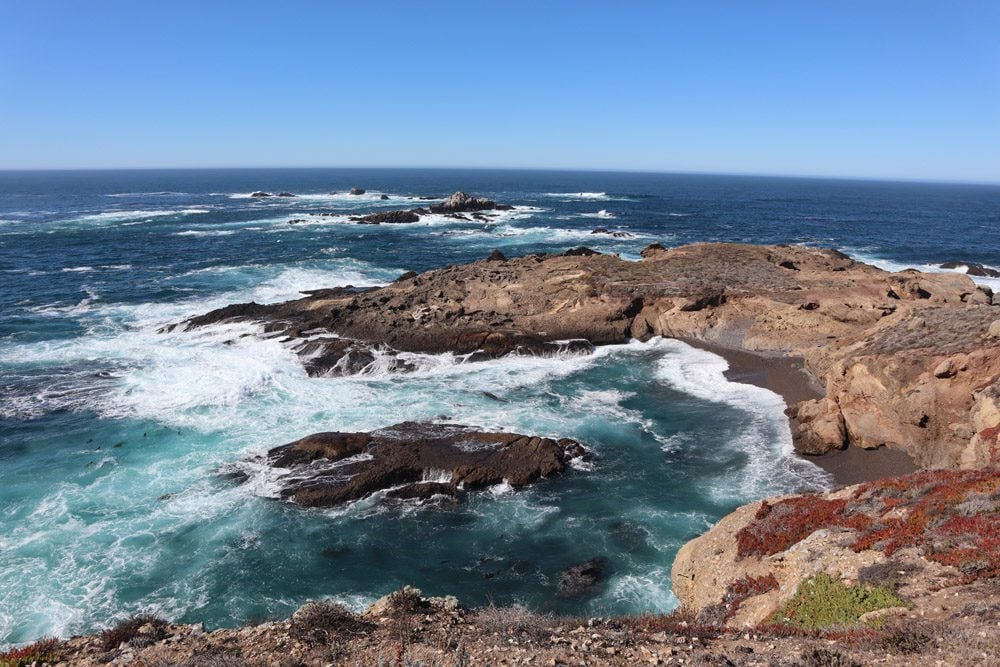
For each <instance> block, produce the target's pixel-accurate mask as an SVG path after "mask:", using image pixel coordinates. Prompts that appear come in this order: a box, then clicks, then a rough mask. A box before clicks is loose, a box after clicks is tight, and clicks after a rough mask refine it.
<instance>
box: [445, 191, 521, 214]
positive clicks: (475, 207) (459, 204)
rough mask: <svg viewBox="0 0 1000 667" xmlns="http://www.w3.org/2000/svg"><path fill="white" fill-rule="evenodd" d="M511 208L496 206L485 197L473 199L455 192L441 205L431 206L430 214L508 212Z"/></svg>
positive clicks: (504, 205)
mask: <svg viewBox="0 0 1000 667" xmlns="http://www.w3.org/2000/svg"><path fill="white" fill-rule="evenodd" d="M512 208H514V207H513V206H510V205H507V204H497V203H496V202H495V201H493V200H492V199H487V198H486V197H475V196H473V195H470V194H468V193H466V192H456V193H454V194H452V195H451V196H449V197H448V198H447V199H445V200H444V202H442V203H441V204H437V205H436V206H431V213H465V212H467V211H490V210H496V211H509V210H511V209H512Z"/></svg>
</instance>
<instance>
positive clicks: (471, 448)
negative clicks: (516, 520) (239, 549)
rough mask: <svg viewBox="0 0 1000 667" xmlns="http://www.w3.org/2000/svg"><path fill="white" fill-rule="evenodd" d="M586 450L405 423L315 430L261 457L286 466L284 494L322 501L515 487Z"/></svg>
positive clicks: (566, 443) (312, 503) (572, 444)
mask: <svg viewBox="0 0 1000 667" xmlns="http://www.w3.org/2000/svg"><path fill="white" fill-rule="evenodd" d="M360 454H364V455H366V456H365V457H358V455H360ZM586 456H588V453H587V450H586V449H585V448H584V447H583V446H582V445H581V444H580V443H578V442H576V441H574V440H569V439H561V440H553V439H551V438H538V437H532V436H526V435H519V434H516V433H490V432H484V431H477V430H475V429H472V428H470V427H466V426H459V425H453V424H432V423H417V422H404V423H402V424H397V425H395V426H390V427H388V428H384V429H381V430H378V431H372V432H370V433H316V434H314V435H310V436H307V437H305V438H302V439H301V440H297V441H295V442H292V443H289V444H287V445H282V446H280V447H276V448H274V449H272V450H270V451H269V452H268V453H267V456H266V459H265V460H266V462H267V463H268V464H269V465H272V466H274V467H275V468H287V469H290V471H289V472H288V473H286V474H284V475H282V476H280V477H279V478H278V480H277V482H278V484H279V485H281V487H282V488H281V496H282V497H285V498H289V499H291V500H293V501H294V502H296V503H298V504H300V505H303V506H306V507H328V506H331V505H338V504H341V503H345V502H350V501H353V500H358V499H360V498H364V497H366V496H369V495H371V494H373V493H376V492H379V491H383V490H390V492H391V495H392V497H395V498H426V497H430V496H431V495H436V494H443V495H447V496H450V497H453V498H458V497H459V490H474V489H481V488H484V487H487V486H492V485H494V484H500V483H502V482H506V483H508V484H510V486H512V487H514V488H520V487H522V486H525V485H527V484H530V483H532V482H534V481H536V480H538V479H539V478H542V477H546V476H549V475H553V474H556V473H560V472H562V471H563V470H565V468H566V466H567V465H568V464H569V461H570V460H571V459H574V458H577V457H586ZM352 457H358V458H357V459H353V460H352ZM394 487H401V488H395V489H394Z"/></svg>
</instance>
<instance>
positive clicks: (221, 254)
mask: <svg viewBox="0 0 1000 667" xmlns="http://www.w3.org/2000/svg"><path fill="white" fill-rule="evenodd" d="M658 178H659V180H657V179H656V178H654V177H652V176H649V175H622V174H617V175H600V174H545V173H535V174H530V173H528V174H525V173H510V172H496V173H494V172H482V173H475V172H473V173H465V172H462V173H459V172H454V173H449V172H406V171H404V172H342V171H329V172H319V171H301V172H296V171H288V172H245V171H237V172H134V173H104V174H89V175H80V174H77V175H73V174H0V271H2V274H0V275H2V277H3V290H2V293H0V305H2V307H3V313H2V317H0V391H2V407H0V599H2V601H3V603H2V605H0V642H22V641H27V640H31V639H33V638H36V637H38V636H41V635H43V634H58V635H67V634H72V633H79V632H84V631H89V630H94V629H97V628H100V627H103V626H105V625H108V624H110V623H111V622H113V620H114V619H116V618H120V617H123V616H127V615H129V614H132V613H136V612H140V611H154V612H158V613H161V614H163V615H164V616H167V617H168V618H171V619H174V620H178V621H188V622H194V621H203V622H205V623H206V624H207V625H209V626H212V627H214V626H221V625H235V624H239V623H241V622H244V621H246V620H250V619H259V618H264V617H269V616H284V615H287V614H288V613H290V612H291V611H292V610H294V609H295V608H296V607H297V606H298V605H300V604H301V603H302V602H304V601H305V600H307V599H311V598H318V597H332V598H336V599H338V600H341V601H343V602H345V603H347V604H351V605H353V606H361V605H364V604H365V603H368V602H371V601H373V600H374V599H376V598H377V597H379V596H380V595H382V594H384V593H386V592H389V591H391V590H393V589H395V588H397V587H399V586H401V585H403V584H412V585H416V586H418V587H420V588H422V589H423V590H424V591H425V592H428V593H434V594H455V595H457V596H458V597H459V598H460V599H461V600H462V601H463V602H465V603H468V604H479V603H484V602H487V601H489V600H494V601H496V602H498V603H509V602H523V603H525V604H528V605H529V606H532V607H534V608H538V609H542V610H550V611H558V612H566V613H587V614H605V615H606V614H614V613H626V612H637V611H666V610H669V609H671V608H672V607H673V606H674V605H675V604H676V601H675V599H674V598H673V596H672V594H671V592H670V581H669V570H670V564H671V561H672V558H673V555H674V553H675V552H676V550H677V548H678V547H679V546H680V545H681V544H683V543H684V542H685V541H687V540H688V539H690V538H691V537H693V536H695V535H697V534H698V533H700V532H702V531H703V530H704V529H705V528H707V527H708V526H709V525H711V523H712V522H714V521H715V520H717V519H718V518H719V517H720V516H722V515H723V514H725V513H726V512H728V511H730V510H731V509H732V508H734V507H735V506H737V505H739V504H741V503H743V502H746V501H748V500H750V499H753V498H757V497H760V496H763V495H767V494H772V493H778V492H783V491H790V490H797V489H801V488H817V487H822V486H824V485H825V484H827V483H828V482H829V480H828V479H827V478H825V476H824V475H823V474H822V473H820V472H819V471H818V469H816V468H815V467H813V466H812V465H810V464H808V463H804V462H800V461H798V460H796V459H794V458H793V457H791V456H790V448H791V442H790V435H789V432H788V427H787V424H786V422H785V419H784V417H783V415H782V409H783V404H782V402H781V400H780V398H779V397H777V396H776V395H774V394H772V393H770V392H768V391H766V390H763V389H759V388H756V387H751V386H748V385H742V384H735V383H729V382H727V381H726V380H725V379H724V377H723V375H722V373H723V371H724V369H725V362H724V361H722V360H721V359H720V358H718V357H716V356H714V355H711V354H709V353H706V352H703V351H699V350H694V349H692V348H690V347H688V346H686V345H683V344H681V343H678V342H676V341H666V340H654V341H651V342H649V343H630V344H627V345H621V346H611V347H606V348H602V349H600V350H599V351H598V352H597V353H596V354H593V355H590V356H564V357H559V358H548V359H536V358H507V359H502V360H497V361H490V362H485V363H479V364H460V363H457V361H456V360H455V359H453V358H452V357H451V356H450V355H414V356H413V360H414V362H415V363H416V364H417V366H418V368H419V370H418V371H417V372H415V373H412V374H405V375H400V374H380V373H377V372H376V373H373V374H371V375H366V376H360V377H353V378H308V377H306V375H305V373H304V371H303V369H302V367H301V364H300V363H299V362H298V360H297V358H296V357H295V355H294V354H293V353H292V352H291V351H290V350H289V349H287V348H286V347H284V346H282V345H281V344H280V343H278V342H276V341H273V340H263V339H261V338H258V337H254V336H248V337H238V336H239V334H241V333H253V332H254V331H255V329H254V327H252V326H250V325H232V326H217V327H212V328H208V329H204V330H199V331H196V332H189V333H170V334H162V333H158V330H159V329H160V328H161V327H162V326H163V325H165V324H169V323H172V322H176V321H178V320H180V319H183V318H184V317H187V316H190V315H193V314H198V313H201V312H204V311H205V310H208V309H210V308H212V307H216V306H219V305H223V304H225V303H230V302H235V301H247V300H251V299H253V300H257V301H260V302H271V301H278V300H282V299H287V298H292V297H295V296H297V294H298V291H299V290H302V289H311V288H316V287H329V286H334V285H344V284H353V285H377V284H382V283H384V282H387V281H390V280H392V279H393V278H394V277H395V276H397V275H398V274H399V273H400V272H402V271H404V270H410V269H414V270H423V269H427V268H431V267H434V266H440V265H442V264H446V263H450V262H455V261H466V260H470V259H475V258H479V257H482V256H484V255H485V254H486V253H487V252H488V251H489V250H490V249H491V248H493V247H499V248H501V249H502V250H504V252H506V253H508V254H516V253H521V252H528V251H537V250H550V251H557V250H564V249H566V248H568V247H573V246H577V245H582V244H587V245H590V246H592V247H595V248H597V249H600V250H602V251H611V252H619V253H622V254H623V256H625V257H635V256H637V254H638V251H639V250H640V249H641V248H642V247H644V246H645V245H647V244H648V243H650V242H653V241H659V242H662V243H668V244H669V243H680V242H685V241H689V240H698V239H713V240H714V239H724V240H759V241H779V240H784V241H789V242H824V243H830V244H832V245H837V246H838V247H841V248H842V249H848V250H853V251H854V252H856V253H862V252H866V253H869V254H870V255H872V256H876V257H879V258H880V260H881V261H884V262H887V263H896V264H899V265H907V264H917V265H920V264H925V263H932V262H935V261H943V260H945V259H955V258H959V259H967V260H970V261H979V262H983V263H994V264H996V263H1000V258H998V257H996V253H997V244H995V243H993V241H995V240H996V239H995V236H994V234H995V231H994V230H995V229H996V227H995V226H993V223H994V222H995V220H996V211H998V210H1000V208H996V207H995V204H996V203H997V201H998V199H1000V197H998V192H997V189H995V188H994V189H990V188H980V189H975V188H964V186H963V187H958V186H954V187H953V189H948V188H947V187H945V186H926V188H927V189H925V190H921V189H920V188H919V187H917V186H912V185H909V186H892V185H886V184H883V185H882V186H879V187H876V186H874V185H872V184H862V185H855V186H852V185H850V184H844V183H839V182H830V183H826V184H825V185H823V184H822V182H820V184H819V185H817V184H816V183H815V182H808V183H812V185H810V186H809V187H808V188H807V187H804V186H803V182H799V181H777V182H775V181H774V180H773V179H770V180H769V179H760V180H754V179H743V180H740V179H733V180H729V181H726V180H724V179H723V180H717V179H712V178H709V177H704V178H703V179H702V180H699V179H698V178H696V177H667V176H661V177H658ZM671 178H673V180H671ZM355 184H357V185H363V186H368V187H370V188H371V189H372V190H373V191H374V193H373V194H370V195H366V196H365V197H364V198H361V199H360V200H358V199H356V198H350V197H348V196H346V195H332V196H331V195H327V194H324V193H325V192H328V191H329V190H333V189H341V190H343V189H345V188H347V187H350V186H352V185H355ZM456 187H463V188H466V189H468V190H472V191H476V192H478V193H481V194H487V195H490V196H493V197H495V198H497V199H499V200H501V201H506V202H510V203H513V204H517V205H518V206H519V208H518V209H516V210H515V211H513V212H510V213H506V214H504V215H503V216H502V217H500V218H498V219H496V220H494V221H492V222H490V223H488V224H482V223H473V222H461V221H453V220H446V219H432V220H431V221H430V222H429V223H420V224H418V225H414V226H385V225H383V226H378V227H363V226H356V225H351V224H346V221H345V220H344V219H343V218H342V217H336V216H335V217H332V218H331V217H319V216H313V215H310V214H311V213H318V212H334V213H346V212H347V211H353V210H358V209H366V210H367V209H375V208H379V207H407V206H414V205H417V204H415V203H414V202H415V201H416V200H414V199H412V197H416V196H420V195H438V194H445V193H447V192H449V191H451V190H453V189H455V188H456ZM260 188H264V189H269V190H273V191H278V190H286V189H287V190H290V191H292V192H296V193H298V194H299V195H300V197H297V198H295V199H294V200H284V201H274V200H265V201H257V200H253V199H249V198H248V197H246V194H248V193H249V192H250V191H252V190H255V189H260ZM914 188H916V189H914ZM935 188H937V189H935ZM941 188H943V189H941ZM383 192H384V193H386V194H387V195H388V196H389V197H390V199H389V200H388V201H382V200H381V199H380V198H379V195H381V194H382V193H383ZM616 192H620V193H621V194H615V193H616ZM741 202H742V204H741ZM859 202H861V203H859ZM887 202H888V203H887ZM917 208H922V210H923V211H924V214H923V215H924V216H926V219H927V223H926V225H925V226H926V227H927V228H926V229H925V230H924V231H923V232H921V233H916V232H914V231H913V230H914V229H917V230H918V231H919V229H920V228H919V225H918V226H917V227H911V229H910V233H909V236H910V237H912V239H911V240H909V241H906V242H905V243H903V242H901V241H900V240H899V239H896V238H893V237H891V235H889V233H888V231H887V230H888V228H887V227H882V228H881V232H880V228H879V227H878V226H877V225H874V226H873V225H871V224H861V223H860V222H855V223H851V222H849V221H848V220H849V219H850V218H852V216H853V217H854V218H856V219H857V220H860V221H862V222H863V221H865V220H869V219H870V218H871V217H872V216H874V217H876V218H878V219H885V220H893V219H894V218H893V216H899V217H903V216H908V215H910V214H911V212H912V211H914V210H916V209H917ZM758 209H759V211H758ZM755 211H757V212H755ZM813 213H815V214H816V215H812V214H813ZM945 213H946V214H947V215H948V216H950V218H949V220H947V221H944V222H942V221H941V220H940V216H942V215H945ZM820 215H821V216H826V217H827V218H833V219H839V220H841V222H840V223H838V224H828V223H821V222H819V221H815V220H807V219H808V218H812V217H817V216H820ZM838 216H839V218H838ZM866 216H867V217H866ZM991 216H993V217H991ZM692 218H693V219H692ZM290 219H306V220H307V222H305V223H300V224H295V225H289V224H288V220H290ZM754 220H756V222H754ZM794 220H801V222H800V223H795V222H793V221H794ZM852 224H856V225H857V226H858V227H859V228H861V229H863V230H864V231H863V232H861V231H858V232H855V233H853V236H852V232H851V231H850V229H849V227H850V225H852ZM938 224H940V225H950V226H951V227H955V226H956V225H961V224H964V225H966V227H967V228H968V234H966V236H965V238H966V240H967V241H968V246H967V247H962V248H957V247H951V246H949V245H948V244H941V243H939V244H937V245H938V246H939V247H937V249H936V250H932V249H931V248H933V247H934V244H933V243H932V242H931V241H930V240H927V239H925V238H924V237H928V238H929V237H931V236H933V235H934V234H935V233H937V231H938V230H937V228H936V227H934V225H938ZM598 225H600V226H604V227H614V228H617V229H619V230H620V231H625V232H627V233H628V234H630V236H629V237H628V238H624V239H622V238H608V237H605V236H595V235H592V234H591V233H590V231H591V230H592V229H593V227H595V226H598ZM754 225H756V226H754ZM824 225H825V226H824ZM727 228H728V229H730V232H727V231H726V229H727ZM821 228H822V229H821ZM980 228H981V229H980ZM976 230H979V231H976ZM816 232H822V233H816ZM897 232H898V230H897ZM823 234H825V236H823ZM880 234H881V235H880ZM977 234H979V236H976V235H977ZM821 236H822V238H820V237H821ZM806 237H808V238H806ZM880 244H881V245H880ZM941 246H943V247H941ZM946 255H947V256H946ZM956 255H959V256H958V257H956ZM234 338H235V340H236V342H235V344H231V345H227V344H226V341H231V340H233V339H234ZM483 392H491V393H492V394H494V395H495V396H496V397H497V398H499V399H501V400H499V401H498V400H494V399H491V398H488V397H487V396H485V395H484V394H483ZM408 419H451V420H454V421H456V422H459V423H465V424H472V425H476V426H480V427H483V428H487V429H505V430H514V431H520V432H524V433H531V434H539V435H550V436H558V437H573V438H576V439H578V440H580V441H582V442H584V443H586V444H587V445H588V446H590V447H591V448H592V449H593V450H594V452H595V453H596V455H597V456H596V458H595V460H594V461H593V462H591V463H589V464H587V465H586V466H581V468H580V469H574V470H572V471H571V472H570V473H569V474H567V475H564V476H562V477H559V478H555V479H551V480H545V481H543V482H541V483H539V484H537V485H535V486H533V487H531V488H529V489H526V490H521V491H518V492H513V491H512V490H510V489H509V488H505V487H504V486H503V485H501V486H498V487H495V488H493V489H490V490H488V491H486V492H483V493H480V494H478V495H474V496H472V497H471V498H470V499H469V500H468V502H466V503H464V504H463V505H461V506H459V507H457V508H455V507H442V506H439V505H436V504H433V503H430V504H420V503H410V504H393V505H390V504H387V503H385V502H382V501H380V500H379V499H377V498H374V499H369V500H365V501H362V502H359V503H356V504H354V505H351V506H349V507H344V508H338V509H334V510H303V509H300V508H297V507H295V506H292V505H289V504H287V503H284V502H281V501H279V500H276V499H275V498H274V495H275V491H276V490H275V488H274V485H273V483H272V478H271V476H270V474H269V472H268V471H267V470H264V469H256V470H251V472H252V476H251V480H250V482H248V483H247V484H245V485H233V484H232V483H230V482H228V481H226V479H225V477H223V476H222V475H220V474H219V472H220V470H225V469H226V467H227V466H229V465H231V464H233V463H234V462H237V461H240V460H241V459H243V458H245V457H247V456H249V455H251V454H254V453H258V452H261V451H263V450H265V449H267V448H270V447H273V446H275V445H278V444H282V443H284V442H288V441H290V440H293V439H296V438H298V437H301V436H303V435H306V434H308V433H311V432H315V431H320V430H369V429H373V428H378V427H381V426H385V425H388V424H392V423H396V422H399V421H403V420H408ZM595 556H604V557H606V558H608V560H609V562H610V576H609V579H608V581H607V582H606V584H605V585H604V587H603V588H601V589H600V590H599V591H597V592H596V594H594V595H593V596H590V597H585V598H581V599H572V600H566V599H562V598H559V597H557V596H556V595H555V591H554V580H555V578H556V576H557V575H558V573H559V571H560V570H561V569H563V568H565V567H567V566H570V565H574V564H576V563H579V562H582V561H585V560H587V559H589V558H593V557H595Z"/></svg>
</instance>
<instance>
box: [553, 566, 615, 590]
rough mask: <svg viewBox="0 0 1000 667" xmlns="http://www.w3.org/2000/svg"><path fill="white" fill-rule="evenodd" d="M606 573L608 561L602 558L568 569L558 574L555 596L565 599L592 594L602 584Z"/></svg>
mask: <svg viewBox="0 0 1000 667" xmlns="http://www.w3.org/2000/svg"><path fill="white" fill-rule="evenodd" d="M607 571H608V559H607V558H603V557H598V558H591V559H590V560H588V561H587V562H585V563H580V564H579V565H574V566H572V567H568V568H566V569H565V570H563V571H562V572H560V573H559V578H558V579H557V580H556V594H557V595H559V596H560V597H565V598H570V597H580V596H582V595H589V594H592V593H594V592H596V591H597V589H598V588H599V587H600V585H601V584H602V583H604V580H605V579H606V578H607Z"/></svg>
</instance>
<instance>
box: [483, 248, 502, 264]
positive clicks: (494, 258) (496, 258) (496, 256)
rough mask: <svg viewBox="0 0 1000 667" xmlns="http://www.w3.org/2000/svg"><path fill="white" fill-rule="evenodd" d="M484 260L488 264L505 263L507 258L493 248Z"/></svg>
mask: <svg viewBox="0 0 1000 667" xmlns="http://www.w3.org/2000/svg"><path fill="white" fill-rule="evenodd" d="M486 259H487V260H488V261H490V262H506V261H507V256H506V255H504V254H503V253H502V252H500V251H499V250H497V249H495V248H494V249H493V251H492V252H491V253H490V256H489V257H487V258H486Z"/></svg>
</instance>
